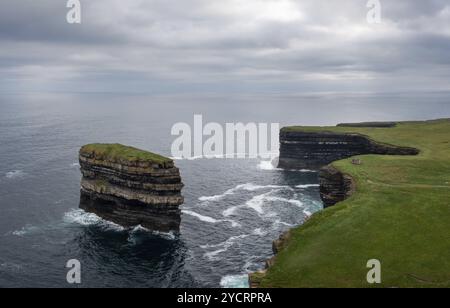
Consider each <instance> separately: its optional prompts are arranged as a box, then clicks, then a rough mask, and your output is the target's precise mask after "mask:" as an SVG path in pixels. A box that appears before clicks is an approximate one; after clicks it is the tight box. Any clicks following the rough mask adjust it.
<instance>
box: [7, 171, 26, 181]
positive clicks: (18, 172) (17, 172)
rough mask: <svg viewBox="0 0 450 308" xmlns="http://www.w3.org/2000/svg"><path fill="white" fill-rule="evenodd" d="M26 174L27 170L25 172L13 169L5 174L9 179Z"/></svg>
mask: <svg viewBox="0 0 450 308" xmlns="http://www.w3.org/2000/svg"><path fill="white" fill-rule="evenodd" d="M24 175H25V172H23V170H13V171H10V172H7V173H6V174H5V177H6V178H7V179H15V178H20V177H23V176H24Z"/></svg>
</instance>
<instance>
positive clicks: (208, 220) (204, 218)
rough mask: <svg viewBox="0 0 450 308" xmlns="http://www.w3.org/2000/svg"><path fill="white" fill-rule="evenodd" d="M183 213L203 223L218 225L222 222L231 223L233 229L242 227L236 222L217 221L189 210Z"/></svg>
mask: <svg viewBox="0 0 450 308" xmlns="http://www.w3.org/2000/svg"><path fill="white" fill-rule="evenodd" d="M181 212H182V213H183V214H186V215H189V216H193V217H195V218H197V219H198V220H200V221H203V222H208V223H212V224H216V223H220V222H229V223H231V226H232V227H233V228H236V227H240V226H241V225H240V224H239V223H238V222H236V221H234V220H219V219H215V218H212V217H209V216H205V215H201V214H199V213H196V212H193V211H189V210H182V211H181Z"/></svg>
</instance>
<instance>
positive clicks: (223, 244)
mask: <svg viewBox="0 0 450 308" xmlns="http://www.w3.org/2000/svg"><path fill="white" fill-rule="evenodd" d="M249 236H250V234H242V235H237V236H232V237H230V238H229V239H227V240H226V241H224V242H221V243H219V244H206V245H202V246H200V248H202V249H210V248H219V249H216V250H214V251H210V252H207V253H205V254H204V255H203V256H204V257H205V258H207V259H209V260H211V261H213V260H217V259H218V258H217V257H216V256H217V255H218V254H220V253H222V252H225V251H227V250H228V248H230V247H231V246H233V245H234V244H235V243H236V242H237V241H239V240H241V239H244V238H247V237H249Z"/></svg>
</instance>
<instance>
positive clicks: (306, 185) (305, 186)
mask: <svg viewBox="0 0 450 308" xmlns="http://www.w3.org/2000/svg"><path fill="white" fill-rule="evenodd" d="M295 187H297V188H311V187H320V185H319V184H303V185H297V186H295Z"/></svg>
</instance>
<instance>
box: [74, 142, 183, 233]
mask: <svg viewBox="0 0 450 308" xmlns="http://www.w3.org/2000/svg"><path fill="white" fill-rule="evenodd" d="M79 160H80V167H81V172H82V174H83V178H82V180H81V197H80V208H82V209H84V210H86V211H88V212H93V213H96V214H97V215H99V216H100V217H102V218H104V219H107V220H109V221H112V222H114V223H117V224H120V225H122V226H125V227H133V226H137V225H141V226H143V227H145V228H148V229H151V230H156V231H178V229H179V226H180V221H181V218H180V210H179V205H181V204H182V203H183V201H184V199H183V197H182V195H181V189H182V188H183V183H182V181H181V176H180V172H179V170H178V168H176V167H175V165H174V163H173V161H172V160H171V159H169V158H166V157H163V156H161V155H158V154H154V153H151V152H148V151H144V150H140V149H136V148H133V147H129V146H125V145H121V144H89V145H85V146H83V147H82V148H81V149H80V153H79Z"/></svg>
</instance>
